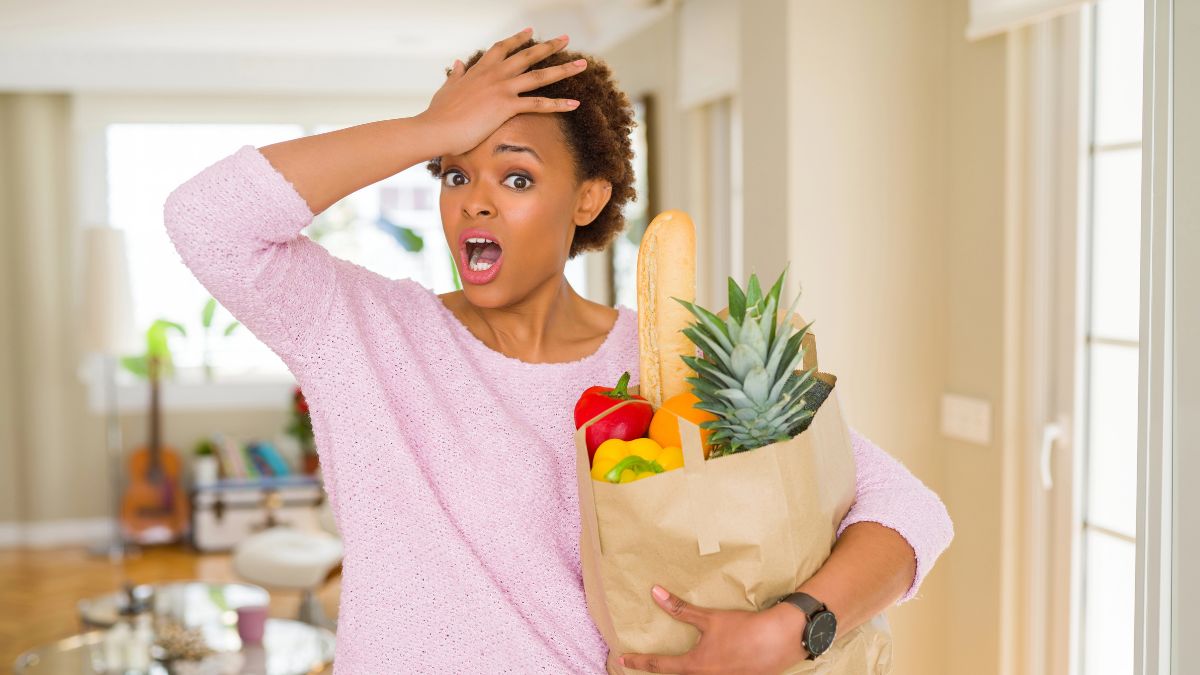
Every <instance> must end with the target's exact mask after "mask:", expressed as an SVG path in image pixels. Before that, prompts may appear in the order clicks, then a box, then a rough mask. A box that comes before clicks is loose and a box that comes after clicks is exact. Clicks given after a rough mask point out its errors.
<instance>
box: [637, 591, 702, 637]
mask: <svg viewBox="0 0 1200 675" xmlns="http://www.w3.org/2000/svg"><path fill="white" fill-rule="evenodd" d="M650 595H652V596H654V601H655V602H657V603H658V606H659V607H662V608H663V610H664V611H666V613H667V614H670V615H671V616H672V617H673V618H675V619H676V620H677V621H683V622H684V623H690V624H692V625H693V626H695V627H696V628H699V629H700V632H701V633H703V632H705V631H707V630H708V623H709V610H707V609H705V608H703V607H697V606H695V605H693V604H692V603H690V602H687V601H686V600H684V599H683V598H681V597H679V596H677V595H675V594H674V593H671V592H669V591H668V590H667V589H665V588H663V587H662V586H655V587H654V590H653V592H651V593H650Z"/></svg>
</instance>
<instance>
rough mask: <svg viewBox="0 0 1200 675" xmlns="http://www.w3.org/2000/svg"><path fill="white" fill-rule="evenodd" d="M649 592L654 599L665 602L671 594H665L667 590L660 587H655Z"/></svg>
mask: <svg viewBox="0 0 1200 675" xmlns="http://www.w3.org/2000/svg"><path fill="white" fill-rule="evenodd" d="M651 592H652V593H654V597H656V598H658V599H659V600H666V599H667V598H668V597H670V596H671V594H670V593H668V592H667V589H665V588H663V587H662V586H655V587H654V590H653V591H651Z"/></svg>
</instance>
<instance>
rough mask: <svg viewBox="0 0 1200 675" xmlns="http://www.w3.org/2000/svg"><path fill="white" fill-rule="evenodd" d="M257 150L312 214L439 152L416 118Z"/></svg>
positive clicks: (312, 137)
mask: <svg viewBox="0 0 1200 675" xmlns="http://www.w3.org/2000/svg"><path fill="white" fill-rule="evenodd" d="M258 150H259V152H261V153H262V155H263V156H264V157H266V158H267V160H268V161H269V162H270V163H271V165H272V166H274V167H275V169H276V170H277V171H279V173H281V174H283V176H284V177H285V178H287V179H288V181H289V182H291V183H292V185H293V186H295V188H296V192H298V193H300V196H302V197H303V198H304V201H305V202H307V204H308V207H309V210H311V211H312V212H313V213H314V214H319V213H321V212H322V211H324V210H325V209H327V208H329V207H330V206H332V205H333V204H335V203H336V202H337V201H338V200H340V199H342V198H343V197H345V196H346V195H349V194H351V193H354V192H356V191H358V190H360V189H362V188H364V187H366V186H368V185H371V184H373V183H377V182H379V181H381V180H383V179H385V178H387V177H389V176H393V175H395V174H397V173H399V172H401V171H403V170H405V169H407V168H409V167H411V166H414V165H415V164H417V163H419V162H423V161H426V160H429V159H432V158H434V157H436V156H437V155H438V154H439V153H440V152H441V149H440V148H437V147H436V139H435V138H434V137H433V136H432V135H431V134H430V133H428V129H426V125H425V124H424V121H423V119H422V118H421V117H420V116H415V117H400V118H396V119H390V120H381V121H378V122H368V123H366V124H360V125H357V126H353V127H349V128H347V129H338V130H337V131H330V132H327V133H323V134H316V135H314V136H304V137H301V138H297V139H294V140H290V141H283V142H281V143H274V144H272V145H267V146H263V147H261V148H259V149H258Z"/></svg>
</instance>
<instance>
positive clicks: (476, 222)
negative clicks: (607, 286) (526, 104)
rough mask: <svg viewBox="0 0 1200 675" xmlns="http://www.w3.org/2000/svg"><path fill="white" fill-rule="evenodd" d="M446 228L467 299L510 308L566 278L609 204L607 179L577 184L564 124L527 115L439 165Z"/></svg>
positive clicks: (444, 158) (549, 117) (545, 116)
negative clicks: (589, 228) (579, 232)
mask: <svg viewBox="0 0 1200 675" xmlns="http://www.w3.org/2000/svg"><path fill="white" fill-rule="evenodd" d="M441 167H442V176H441V197H440V200H439V203H440V207H441V214H442V227H443V229H444V230H445V233H446V243H447V244H448V245H449V246H450V250H451V251H454V252H455V261H456V263H457V265H458V272H459V277H460V278H461V279H462V282H463V292H464V293H465V294H466V296H467V299H468V300H469V301H470V302H471V304H473V305H475V306H477V307H490V308H495V307H504V306H506V305H510V304H513V303H515V302H517V301H519V300H521V299H522V298H524V297H526V296H527V295H528V294H529V293H530V292H532V291H533V290H534V289H535V288H536V287H538V286H539V285H541V284H544V283H546V282H547V280H550V279H554V278H561V277H562V274H563V267H564V266H565V265H566V263H567V257H568V254H569V253H570V250H571V240H572V239H573V238H574V235H575V227H576V226H577V225H588V224H590V223H591V222H592V220H594V219H595V217H596V216H597V215H598V214H599V213H600V210H601V209H602V208H603V207H604V204H605V203H607V201H608V197H609V194H610V190H611V186H610V184H609V182H608V181H606V180H603V179H592V180H588V181H584V182H583V183H576V181H575V162H574V158H573V156H572V155H571V151H570V149H569V148H568V146H567V142H566V138H565V137H564V136H563V134H562V130H561V128H560V127H559V123H558V120H557V119H556V118H555V117H554V116H553V115H551V114H547V113H524V114H520V115H516V116H514V117H512V118H510V119H509V120H508V121H507V122H505V123H504V124H503V125H502V126H501V127H500V128H499V129H497V130H496V131H495V132H494V133H492V135H491V136H489V137H488V138H487V139H486V140H484V141H483V142H482V143H480V144H479V145H478V146H476V147H474V148H472V149H471V150H470V151H468V152H467V153H466V154H462V155H443V156H442V158H441Z"/></svg>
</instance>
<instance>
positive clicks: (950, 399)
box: [942, 394, 992, 445]
mask: <svg viewBox="0 0 1200 675" xmlns="http://www.w3.org/2000/svg"><path fill="white" fill-rule="evenodd" d="M942 435H943V436H945V437H946V438H953V439H955V440H960V441H967V442H969V443H978V444H980V445H991V443H992V404H991V403H990V402H989V401H987V400H985V399H981V398H971V397H970V396H959V395H958V394H942Z"/></svg>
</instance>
